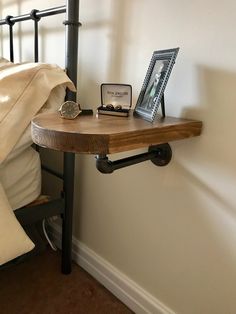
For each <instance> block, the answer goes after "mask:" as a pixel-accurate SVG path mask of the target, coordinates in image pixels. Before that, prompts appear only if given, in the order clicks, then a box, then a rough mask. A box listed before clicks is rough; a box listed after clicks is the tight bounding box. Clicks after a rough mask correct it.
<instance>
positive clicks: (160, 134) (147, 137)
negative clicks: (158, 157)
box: [31, 113, 202, 154]
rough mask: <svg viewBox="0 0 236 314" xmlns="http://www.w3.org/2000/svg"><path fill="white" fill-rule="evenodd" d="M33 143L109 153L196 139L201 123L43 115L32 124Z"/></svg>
mask: <svg viewBox="0 0 236 314" xmlns="http://www.w3.org/2000/svg"><path fill="white" fill-rule="evenodd" d="M31 125H32V127H31V129H32V138H33V141H34V142H35V143H36V144H38V145H39V146H42V147H47V148H51V149H55V150H60V151H64V152H74V153H80V154H81V153H86V154H112V153H118V152H124V151H129V150H133V149H137V148H143V147H148V146H150V145H156V144H161V143H167V142H171V141H175V140H180V139H185V138H189V137H193V136H198V135H200V133H201V130H202V122H201V121H196V120H188V119H179V118H172V117H166V118H158V119H157V120H156V121H155V122H153V123H150V122H147V121H145V120H143V119H140V118H136V117H133V116H132V115H131V116H130V117H128V118H127V117H116V116H106V115H99V116H98V115H93V116H78V117H77V118H76V119H74V120H65V119H62V118H61V117H60V115H59V114H58V113H44V114H40V115H38V116H36V117H35V118H34V119H33V121H32V124H31Z"/></svg>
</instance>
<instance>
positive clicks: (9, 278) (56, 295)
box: [0, 249, 133, 314]
mask: <svg viewBox="0 0 236 314" xmlns="http://www.w3.org/2000/svg"><path fill="white" fill-rule="evenodd" d="M0 313H1V314H54V313H55V314H131V313H133V312H132V311H131V310H129V309H128V308H127V307H126V306H125V305H124V304H123V303H121V302H120V301H119V300H118V299H117V298H116V297H115V296H113V295H112V294H111V293H110V292H109V291H108V290H106V289H105V288H104V287H103V286H102V285H101V284H99V283H98V282H97V281H96V280H95V279H94V278H92V277H91V276H90V275H89V274H88V273H87V272H85V271H84V270H83V269H81V268H80V267H79V266H77V265H75V264H73V268H72V273H71V274H70V275H62V274H61V273H60V253H58V252H53V251H51V250H49V249H47V250H46V251H45V252H43V253H41V254H40V255H38V256H34V257H31V258H30V259H29V260H26V261H25V262H23V263H21V264H18V265H14V266H11V267H9V268H6V269H2V270H0Z"/></svg>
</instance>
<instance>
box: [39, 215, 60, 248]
mask: <svg viewBox="0 0 236 314" xmlns="http://www.w3.org/2000/svg"><path fill="white" fill-rule="evenodd" d="M45 224H46V219H45V218H44V219H43V221H42V227H43V233H44V235H45V238H46V239H47V241H48V243H49V245H50V246H51V248H52V250H53V251H57V247H56V246H55V244H54V243H53V242H52V241H51V240H50V239H49V236H48V234H47V231H46V226H45Z"/></svg>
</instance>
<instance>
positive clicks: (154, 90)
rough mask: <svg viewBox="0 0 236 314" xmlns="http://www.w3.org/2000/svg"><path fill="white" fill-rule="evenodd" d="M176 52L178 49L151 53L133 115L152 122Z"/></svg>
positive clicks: (162, 95)
mask: <svg viewBox="0 0 236 314" xmlns="http://www.w3.org/2000/svg"><path fill="white" fill-rule="evenodd" d="M178 52H179V48H173V49H166V50H158V51H154V52H153V55H152V58H151V61H150V64H149V67H148V70H147V73H146V76H145V79H144V82H143V86H142V88H141V92H140V94H139V97H138V100H137V104H136V106H135V109H134V115H136V116H139V117H141V118H143V119H145V120H147V121H150V122H153V120H154V119H155V116H156V114H157V110H158V107H159V105H160V103H161V100H162V97H164V91H165V88H166V84H167V82H168V79H169V77H170V73H171V70H172V68H173V65H174V63H175V59H176V57H177V54H178Z"/></svg>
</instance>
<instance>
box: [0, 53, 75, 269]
mask: <svg viewBox="0 0 236 314" xmlns="http://www.w3.org/2000/svg"><path fill="white" fill-rule="evenodd" d="M62 85H64V86H67V87H68V88H70V89H71V90H75V89H74V86H73V84H72V82H71V81H70V80H69V78H68V77H67V75H66V74H65V72H64V71H63V70H62V69H60V68H59V67H57V66H54V65H49V64H39V63H24V64H12V63H9V62H6V60H4V59H0V167H4V163H5V162H7V158H9V156H10V155H11V153H12V152H14V147H17V143H18V142H19V140H20V138H21V136H22V134H23V133H24V131H25V130H26V128H27V127H28V125H29V124H30V121H31V119H32V118H33V117H34V115H35V114H36V113H37V112H38V111H39V110H40V109H41V108H42V107H43V105H44V104H45V103H46V101H47V99H48V98H49V96H50V93H51V92H52V90H53V89H54V88H56V87H57V86H62ZM59 105H60V104H58V107H59ZM33 247H34V244H33V243H32V241H31V240H30V239H29V238H28V237H27V235H26V234H25V232H24V230H23V229H22V227H21V226H20V224H19V223H18V221H17V219H16V218H15V215H14V213H13V210H12V208H11V206H10V204H9V202H8V199H7V196H6V193H5V191H4V188H3V186H2V184H1V178H0V265H2V264H4V263H6V262H8V261H9V260H11V259H13V258H16V257H17V256H19V255H22V254H24V253H26V252H28V251H30V250H32V249H33Z"/></svg>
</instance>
